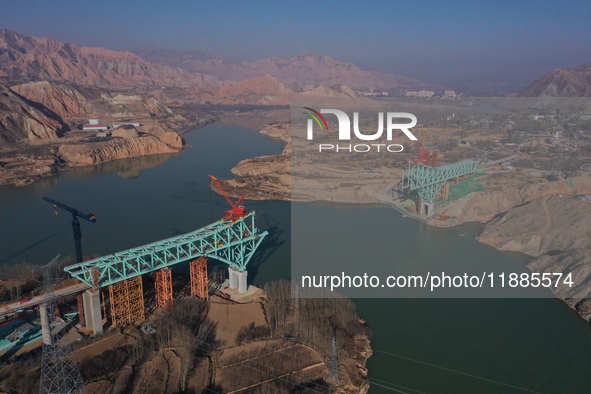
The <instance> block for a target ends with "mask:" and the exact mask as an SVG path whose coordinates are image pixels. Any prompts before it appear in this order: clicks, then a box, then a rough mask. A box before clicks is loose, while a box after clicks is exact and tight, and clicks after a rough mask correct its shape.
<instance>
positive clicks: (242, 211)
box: [208, 175, 246, 221]
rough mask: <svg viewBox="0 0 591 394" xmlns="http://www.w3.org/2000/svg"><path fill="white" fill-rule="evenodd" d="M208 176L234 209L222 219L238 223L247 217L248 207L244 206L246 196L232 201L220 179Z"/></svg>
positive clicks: (228, 211) (225, 213) (227, 212)
mask: <svg viewBox="0 0 591 394" xmlns="http://www.w3.org/2000/svg"><path fill="white" fill-rule="evenodd" d="M208 176H209V178H210V179H211V180H212V182H213V183H214V185H215V187H216V189H217V190H218V191H219V192H220V194H221V195H222V196H224V198H225V199H226V201H227V202H228V204H230V206H231V207H232V209H229V210H227V211H225V212H224V216H223V217H222V219H223V220H231V221H236V220H238V219H240V218H242V217H244V216H245V215H246V207H245V206H244V196H240V198H239V199H238V201H236V202H234V201H232V199H230V197H229V196H228V194H227V193H226V192H225V191H224V188H223V187H222V185H221V184H220V182H219V181H218V179H217V178H216V177H215V176H213V175H208Z"/></svg>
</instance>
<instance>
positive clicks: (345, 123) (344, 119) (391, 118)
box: [303, 107, 417, 153]
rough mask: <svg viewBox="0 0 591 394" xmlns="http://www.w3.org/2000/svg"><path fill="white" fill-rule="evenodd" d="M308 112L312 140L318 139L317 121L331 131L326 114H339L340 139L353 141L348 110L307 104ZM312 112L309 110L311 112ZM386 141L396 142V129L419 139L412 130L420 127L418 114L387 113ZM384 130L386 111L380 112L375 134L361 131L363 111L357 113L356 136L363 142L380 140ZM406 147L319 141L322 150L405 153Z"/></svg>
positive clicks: (319, 147)
mask: <svg viewBox="0 0 591 394" xmlns="http://www.w3.org/2000/svg"><path fill="white" fill-rule="evenodd" d="M303 108H304V109H305V110H307V112H304V113H305V114H306V115H308V116H309V117H310V119H308V124H307V126H308V127H307V139H308V140H309V141H312V140H313V139H314V123H316V124H317V125H318V127H319V128H320V130H321V131H329V128H328V123H327V121H326V119H325V117H324V116H323V115H322V114H332V115H334V116H336V118H337V120H338V122H339V127H338V137H339V141H351V119H350V118H349V115H347V114H346V113H345V112H344V111H341V110H338V109H321V110H320V111H316V110H314V109H312V108H310V107H303ZM308 111H309V112H308ZM385 118H386V140H387V141H392V135H393V132H394V131H395V130H399V131H402V132H403V133H404V134H405V135H406V136H407V137H408V139H410V140H411V141H417V137H415V136H414V134H413V133H412V132H411V131H410V130H409V129H411V128H413V127H414V126H416V124H417V117H416V116H414V115H413V114H411V113H408V112H387V113H386V116H385ZM401 119H407V120H410V122H406V123H398V121H399V120H401ZM383 133H384V113H383V112H378V130H377V131H376V132H374V133H373V134H364V133H362V132H361V131H360V130H359V112H353V134H354V138H356V139H358V140H361V141H376V140H379V139H380V138H382V135H383ZM403 149H404V148H403V146H402V145H400V144H384V143H373V144H348V145H347V144H318V152H326V151H333V152H349V153H351V152H359V153H364V152H370V151H376V152H381V151H387V152H392V153H397V152H402V151H403Z"/></svg>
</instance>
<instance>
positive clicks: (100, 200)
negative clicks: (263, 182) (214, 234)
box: [0, 123, 591, 394]
mask: <svg viewBox="0 0 591 394" xmlns="http://www.w3.org/2000/svg"><path fill="white" fill-rule="evenodd" d="M183 137H184V138H185V139H186V140H187V142H188V144H189V147H188V148H186V149H185V150H184V151H183V153H182V154H181V155H177V156H157V157H152V158H139V159H130V160H124V161H119V162H116V163H108V164H105V165H102V166H95V167H90V168H84V169H78V170H73V171H69V172H63V173H60V174H58V175H56V176H53V177H51V178H47V179H43V180H41V181H39V182H36V183H34V184H31V185H28V186H26V187H18V188H17V187H12V186H3V187H0V264H8V265H10V264H15V263H18V262H22V261H27V262H30V263H33V264H42V263H44V262H47V261H49V260H50V259H52V258H53V257H54V256H55V255H57V254H62V255H73V254H74V246H73V240H72V233H71V226H70V216H69V215H68V214H67V212H64V211H59V212H58V215H57V217H56V216H55V215H54V209H53V208H52V207H51V205H50V204H48V203H46V202H44V201H42V197H43V196H49V197H51V198H53V199H56V200H58V201H61V202H63V203H65V204H68V205H70V206H72V207H75V208H77V209H79V210H81V211H84V212H92V213H94V214H95V215H96V216H97V222H96V223H94V224H93V223H89V222H85V221H83V222H82V224H81V227H82V234H83V237H82V246H83V251H84V253H85V254H86V255H99V254H107V253H112V252H116V251H118V250H123V249H126V248H129V247H133V246H139V245H142V244H145V243H148V242H151V241H154V240H158V239H162V238H166V237H170V236H173V235H177V234H181V233H185V232H189V231H191V230H194V229H196V228H199V227H202V226H203V225H205V224H207V223H210V222H213V221H215V220H218V219H219V218H220V216H221V214H222V212H223V211H224V210H225V209H227V203H226V202H225V201H224V200H223V198H222V197H221V196H218V195H217V194H214V193H213V192H211V191H210V189H209V188H208V186H209V179H208V177H207V174H213V175H215V176H218V177H230V176H231V173H230V169H231V168H232V167H233V166H234V165H235V164H236V163H237V162H238V161H240V160H242V159H244V158H248V157H254V156H257V155H264V154H270V153H280V152H281V150H282V146H281V145H280V144H279V143H276V142H274V141H272V140H271V139H269V138H266V137H263V136H261V135H259V134H258V133H257V132H256V131H253V130H249V129H245V128H243V127H241V126H236V125H226V124H221V123H216V124H211V125H208V126H206V127H204V128H202V129H198V130H195V131H193V132H190V133H188V134H185V135H184V136H183ZM115 170H117V171H118V172H117V173H113V171H115ZM246 205H247V209H249V210H256V211H257V214H258V216H257V221H258V226H259V227H261V228H263V229H267V230H268V231H269V233H270V235H269V236H268V238H267V239H266V241H265V243H264V245H263V246H264V248H262V249H260V250H259V251H258V252H257V255H256V257H255V258H253V261H251V263H250V264H249V280H250V281H251V282H252V283H254V284H256V285H261V284H263V283H265V282H267V281H268V280H271V279H276V278H288V277H289V276H290V204H289V203H285V202H273V201H270V202H269V201H266V202H251V201H247V204H246ZM348 209H351V208H350V207H349V208H348ZM353 209H355V208H353ZM371 209H372V210H380V215H385V216H386V217H389V216H388V215H391V217H392V223H396V225H394V224H392V225H389V224H387V221H386V224H384V226H385V227H386V228H384V231H388V232H390V233H393V234H395V233H400V234H405V235H406V236H407V237H408V236H409V234H410V236H411V237H412V236H413V234H414V237H419V231H420V230H419V229H420V227H419V226H417V223H416V222H412V221H411V220H410V219H403V218H402V217H400V216H399V215H398V214H397V213H395V212H394V211H392V210H390V209H387V208H371ZM465 231H466V232H467V233H469V232H470V229H466V230H465ZM434 233H435V234H436V235H433V236H436V237H438V239H437V240H435V239H434V240H433V241H432V242H437V243H438V244H442V242H441V237H450V240H451V238H452V237H453V239H454V241H453V242H450V243H449V244H450V245H453V244H454V243H457V237H458V230H457V229H449V230H446V231H437V232H434ZM429 234H430V232H426V234H425V233H423V234H421V235H420V236H421V241H420V242H421V243H422V244H424V243H425V242H427V243H429V242H430V240H429V238H428V237H430V236H432V235H429ZM425 237H427V238H425ZM464 238H466V240H462V242H474V243H476V241H475V240H473V239H472V237H464ZM443 244H446V243H445V242H443ZM474 247H477V248H478V246H474ZM478 250H479V253H484V254H487V255H486V256H482V257H483V258H484V257H486V258H491V259H494V258H498V259H507V256H506V255H505V254H503V253H501V252H498V251H496V250H494V249H491V248H488V247H487V248H479V249H478ZM451 255H453V253H452V254H451ZM454 258H455V257H454ZM356 303H357V306H358V310H359V314H360V315H361V316H362V318H363V319H365V320H366V321H367V323H368V324H369V326H370V327H371V328H372V330H373V337H372V347H373V349H374V355H373V356H372V357H371V358H370V360H369V363H368V367H369V373H370V378H371V381H372V389H371V391H370V392H371V393H372V394H377V393H392V392H398V393H409V394H410V393H523V392H540V393H588V392H591V374H590V373H589V365H591V329H590V326H589V324H588V323H587V322H585V321H583V320H582V319H580V318H579V317H578V315H577V314H576V313H575V312H573V311H572V310H570V309H569V308H568V307H566V306H565V305H564V304H563V303H562V302H561V301H559V300H556V299H517V300H514V299H432V300H431V299H422V300H418V299H357V300H356Z"/></svg>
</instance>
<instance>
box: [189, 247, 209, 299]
mask: <svg viewBox="0 0 591 394" xmlns="http://www.w3.org/2000/svg"><path fill="white" fill-rule="evenodd" d="M190 276H191V295H192V296H196V297H199V298H201V299H204V300H206V299H208V298H209V291H208V290H209V281H208V278H207V257H199V258H198V259H196V260H193V261H191V265H190Z"/></svg>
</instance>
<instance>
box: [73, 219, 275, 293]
mask: <svg viewBox="0 0 591 394" xmlns="http://www.w3.org/2000/svg"><path fill="white" fill-rule="evenodd" d="M266 235H267V232H266V231H264V232H260V231H259V230H258V229H257V228H256V226H255V212H254V211H253V212H250V213H249V214H248V215H246V216H245V217H243V218H240V219H238V220H236V221H233V222H232V221H230V220H220V221H217V222H215V223H212V224H210V225H208V226H205V227H203V228H200V229H198V230H195V231H192V232H190V233H187V234H182V235H178V236H175V237H171V238H168V239H164V240H161V241H156V242H153V243H150V244H147V245H143V246H139V247H136V248H131V249H128V250H125V251H122V252H117V253H113V254H110V255H107V256H103V257H99V258H97V259H93V260H88V261H85V262H82V263H78V264H74V265H70V266H67V267H65V268H64V270H65V271H66V272H68V273H69V274H70V275H72V276H73V277H74V278H77V279H79V280H80V281H82V282H83V283H86V284H87V285H88V286H90V287H94V284H93V282H94V280H96V282H97V283H96V284H97V286H98V287H103V286H108V285H112V284H114V283H117V282H120V281H123V280H126V279H130V278H134V277H136V276H139V275H143V274H145V273H148V272H152V271H156V270H159V269H162V268H165V267H169V266H171V265H175V264H178V263H182V262H184V261H188V260H191V259H194V258H197V257H200V256H206V257H211V258H214V259H216V260H219V261H222V262H224V263H226V264H228V265H229V266H231V267H233V268H234V269H237V270H239V271H243V270H244V269H245V268H246V265H247V264H248V262H249V261H250V258H251V257H252V255H253V254H254V252H255V251H256V249H257V248H258V246H259V245H260V243H261V242H262V240H263V238H264V237H265V236H266ZM93 272H95V274H94V275H95V276H96V278H93Z"/></svg>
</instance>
